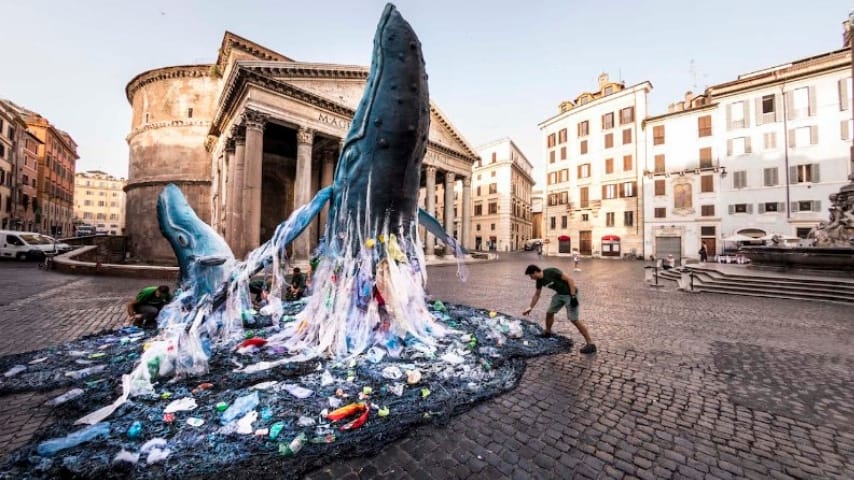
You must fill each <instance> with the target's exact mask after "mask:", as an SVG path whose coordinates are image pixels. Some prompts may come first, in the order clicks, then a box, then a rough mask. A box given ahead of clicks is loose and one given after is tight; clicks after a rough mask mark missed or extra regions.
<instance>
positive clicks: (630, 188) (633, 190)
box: [620, 182, 637, 198]
mask: <svg viewBox="0 0 854 480" xmlns="http://www.w3.org/2000/svg"><path fill="white" fill-rule="evenodd" d="M635 195H637V185H636V184H635V182H623V184H622V186H621V190H620V196H622V197H623V198H631V197H634V196H635Z"/></svg>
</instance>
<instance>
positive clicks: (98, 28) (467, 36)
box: [0, 0, 854, 181]
mask: <svg viewBox="0 0 854 480" xmlns="http://www.w3.org/2000/svg"><path fill="white" fill-rule="evenodd" d="M692 3H694V2H686V1H684V0H681V1H679V0H660V1H652V0H635V1H630V0H613V1H611V2H601V1H576V0H564V1H559V0H548V1H538V0H528V1H519V0H516V1H506V0H491V1H465V0H456V1H446V0H430V1H416V0H401V1H399V2H397V3H396V5H397V6H398V8H399V10H400V11H401V13H402V14H403V16H404V17H405V18H406V19H407V20H408V21H409V22H410V24H411V25H412V26H413V28H414V29H415V31H416V33H417V34H418V35H419V37H420V38H421V43H422V45H423V51H424V57H425V60H426V62H427V72H428V74H429V75H430V84H429V86H430V94H431V97H432V99H433V100H434V101H435V102H437V103H438V105H439V106H440V108H441V109H442V111H443V112H445V114H446V115H447V116H448V117H449V119H450V120H451V122H452V123H453V124H454V125H455V126H456V127H457V129H458V130H459V131H460V132H461V133H462V135H463V136H464V137H465V138H466V139H467V140H468V141H469V143H470V144H471V145H472V146H474V147H477V146H478V145H482V144H486V143H488V142H491V141H493V140H496V139H499V138H503V137H510V138H512V139H513V140H514V141H515V142H516V144H517V145H518V146H519V147H520V148H521V149H522V151H523V152H524V153H525V155H526V156H527V157H528V159H529V160H530V161H531V163H532V164H534V166H535V178H536V179H538V181H541V176H542V175H543V172H544V168H543V163H544V162H543V159H544V154H543V145H542V144H543V141H542V139H541V134H540V132H539V129H538V128H537V124H538V123H540V122H542V121H543V120H545V119H547V118H549V117H551V116H553V115H555V114H556V113H557V112H558V107H557V106H558V103H560V102H561V101H563V100H568V99H573V98H575V97H576V96H577V95H578V94H579V93H581V92H583V91H589V90H593V89H594V88H595V86H596V78H597V76H598V75H599V74H600V73H602V72H606V73H608V74H609V75H610V76H611V78H612V79H617V80H623V81H624V82H625V83H626V84H627V85H633V84H636V83H640V82H642V81H645V80H649V81H650V82H651V83H652V85H653V91H652V93H651V94H650V97H649V100H650V114H651V115H655V114H659V113H664V112H665V111H666V108H667V105H668V104H669V103H671V102H674V101H676V100H679V99H680V98H682V97H683V96H684V94H685V91H686V90H693V91H695V92H696V91H702V90H703V89H704V88H705V87H706V86H708V85H713V84H716V83H721V82H725V81H729V80H733V79H735V78H736V76H737V75H739V74H741V73H746V72H750V71H753V70H759V69H762V68H766V67H770V66H773V65H777V64H781V63H787V62H789V61H792V60H796V59H799V58H803V57H808V56H812V55H815V54H818V53H822V52H827V51H831V50H836V49H839V48H842V32H843V28H842V22H843V21H844V20H845V19H846V18H847V16H848V13H849V11H851V9H852V8H854V1H851V0H847V1H844V0H812V1H810V2H804V1H795V0H771V1H756V0H753V1H750V0H739V1H731V0H717V1H714V2H704V3H703V4H699V3H698V4H697V5H692ZM384 4H385V2H382V1H377V0H362V1H355V0H351V1H344V0H341V1H339V0H336V1H322V0H314V1H312V2H309V1H305V0H303V1H298V2H294V1H288V0H279V1H266V0H243V1H234V0H231V1H221V0H207V1H204V0H168V1H167V0H145V1H142V2H140V1H133V2H130V1H105V0H79V1H68V0H40V1H18V0H0V17H2V18H3V19H4V21H3V26H2V28H0V45H4V48H3V54H2V57H0V98H7V99H10V100H12V101H14V102H15V103H18V104H19V105H22V106H25V107H27V108H29V109H31V110H34V111H37V112H39V113H41V114H42V115H44V116H45V117H47V118H48V119H49V120H50V121H51V122H52V123H53V124H54V125H56V126H57V127H59V128H61V129H63V130H66V131H67V132H69V133H70V134H71V136H72V137H74V139H75V141H76V142H77V144H78V154H79V155H80V160H78V163H77V170H78V171H83V170H91V169H99V170H104V171H107V172H109V173H112V174H113V175H117V176H126V175H127V169H128V147H127V143H126V142H125V137H126V135H127V134H128V132H129V130H130V122H131V111H130V105H129V104H128V101H127V99H126V97H125V93H124V89H125V86H126V85H127V82H128V81H129V80H131V79H132V78H133V77H134V76H135V75H137V74H139V73H141V72H143V71H145V70H149V69H152V68H158V67H164V66H171V65H187V64H196V63H213V62H214V61H215V59H216V56H217V49H218V48H219V46H220V42H221V41H222V36H223V34H224V32H225V31H226V30H230V31H232V32H234V33H236V34H238V35H241V36H243V37H246V38H249V39H250V40H253V41H254V42H256V43H259V44H261V45H264V46H266V47H268V48H270V49H272V50H275V51H278V52H280V53H282V54H283V55H286V56H288V57H290V58H293V59H296V60H298V61H307V62H322V63H341V64H356V65H369V64H370V57H371V48H372V40H373V35H374V30H375V28H376V23H377V20H378V19H379V16H380V14H381V12H382V9H383V6H384ZM692 65H693V67H692Z"/></svg>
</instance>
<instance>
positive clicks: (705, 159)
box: [700, 147, 712, 168]
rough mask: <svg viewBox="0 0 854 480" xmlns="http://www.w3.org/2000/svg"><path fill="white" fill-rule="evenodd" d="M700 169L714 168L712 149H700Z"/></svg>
mask: <svg viewBox="0 0 854 480" xmlns="http://www.w3.org/2000/svg"><path fill="white" fill-rule="evenodd" d="M700 168H712V147H706V148H701V149H700Z"/></svg>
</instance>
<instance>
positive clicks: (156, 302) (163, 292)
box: [127, 285, 172, 328]
mask: <svg viewBox="0 0 854 480" xmlns="http://www.w3.org/2000/svg"><path fill="white" fill-rule="evenodd" d="M171 301H172V294H171V293H170V292H169V286H168V285H160V286H159V287H145V288H143V289H142V290H140V291H139V293H138V294H137V296H136V298H135V299H134V300H131V301H130V302H128V305H127V311H128V317H129V319H130V320H131V321H132V322H133V324H134V325H135V326H137V327H143V328H156V327H157V314H159V313H160V310H161V309H162V308H163V307H164V306H165V305H166V304H167V303H169V302H171Z"/></svg>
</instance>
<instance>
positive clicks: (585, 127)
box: [578, 120, 590, 137]
mask: <svg viewBox="0 0 854 480" xmlns="http://www.w3.org/2000/svg"><path fill="white" fill-rule="evenodd" d="M589 134H590V122H588V121H587V120H585V121H583V122H578V136H579V137H586V136H587V135H589Z"/></svg>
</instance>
